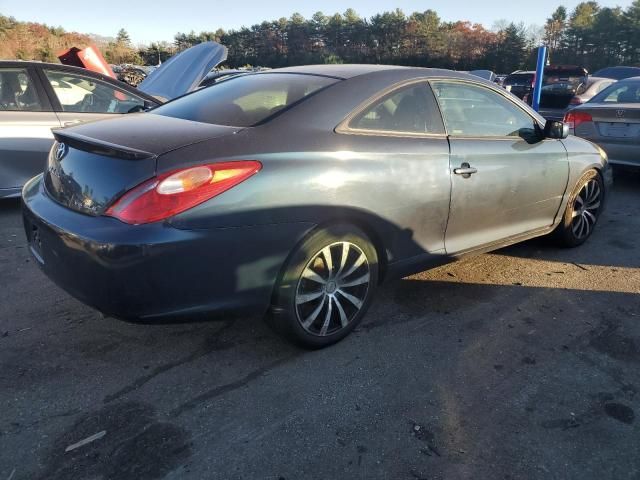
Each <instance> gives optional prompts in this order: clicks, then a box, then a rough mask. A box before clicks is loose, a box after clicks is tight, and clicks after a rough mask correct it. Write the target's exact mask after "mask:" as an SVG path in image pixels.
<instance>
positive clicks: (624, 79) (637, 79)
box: [618, 77, 640, 83]
mask: <svg viewBox="0 0 640 480" xmlns="http://www.w3.org/2000/svg"><path fill="white" fill-rule="evenodd" d="M618 82H619V83H624V82H640V77H627V78H623V79H622V80H618Z"/></svg>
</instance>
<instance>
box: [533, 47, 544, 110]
mask: <svg viewBox="0 0 640 480" xmlns="http://www.w3.org/2000/svg"><path fill="white" fill-rule="evenodd" d="M546 63H547V47H544V46H542V47H539V48H538V64H537V65H536V81H535V84H534V86H533V102H532V103H531V106H532V107H533V109H534V110H535V111H536V112H537V111H538V110H540V94H541V93H542V78H543V76H544V66H545V64H546Z"/></svg>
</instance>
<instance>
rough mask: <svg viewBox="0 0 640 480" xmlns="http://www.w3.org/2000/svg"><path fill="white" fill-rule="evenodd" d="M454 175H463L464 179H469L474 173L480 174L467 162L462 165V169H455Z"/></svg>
mask: <svg viewBox="0 0 640 480" xmlns="http://www.w3.org/2000/svg"><path fill="white" fill-rule="evenodd" d="M453 173H455V174H456V175H462V178H469V177H470V176H471V175H473V174H474V173H478V169H477V168H473V167H472V166H471V165H469V164H468V163H467V162H464V163H463V164H462V165H460V168H454V169H453Z"/></svg>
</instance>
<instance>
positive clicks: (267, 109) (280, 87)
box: [151, 73, 338, 127]
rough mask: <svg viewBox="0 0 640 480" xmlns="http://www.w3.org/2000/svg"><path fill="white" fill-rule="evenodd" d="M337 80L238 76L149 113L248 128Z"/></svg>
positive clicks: (283, 75)
mask: <svg viewBox="0 0 640 480" xmlns="http://www.w3.org/2000/svg"><path fill="white" fill-rule="evenodd" d="M337 81H338V80H336V79H335V78H328V77H320V76H316V75H305V74H295V73H259V74H253V75H241V76H239V77H235V78H230V79H229V80H227V81H225V82H220V83H218V84H214V85H212V86H210V87H207V88H203V89H202V90H198V91H196V92H194V93H191V94H189V95H185V96H184V97H180V98H177V99H176V100H174V101H172V102H169V103H167V104H166V105H162V106H160V107H158V108H156V109H155V110H153V112H151V113H154V114H157V115H165V116H167V117H175V118H182V119H185V120H192V121H194V122H202V123H214V124H217V125H227V126H233V127H250V126H253V125H257V124H259V123H262V122H264V121H265V120H267V119H268V118H269V117H271V116H272V115H274V114H276V113H278V112H279V111H281V110H283V109H285V108H287V107H290V106H291V105H293V104H295V103H297V102H299V101H301V100H303V99H305V98H307V97H309V96H310V95H312V94H313V93H315V92H317V91H319V90H321V89H323V88H325V87H328V86H329V85H332V84H334V83H336V82H337Z"/></svg>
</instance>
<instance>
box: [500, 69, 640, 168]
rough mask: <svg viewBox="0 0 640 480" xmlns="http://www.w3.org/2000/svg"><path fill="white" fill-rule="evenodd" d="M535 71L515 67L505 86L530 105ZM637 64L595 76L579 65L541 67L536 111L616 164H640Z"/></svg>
mask: <svg viewBox="0 0 640 480" xmlns="http://www.w3.org/2000/svg"><path fill="white" fill-rule="evenodd" d="M534 83H535V72H533V71H516V72H513V73H511V74H510V75H508V76H507V77H506V78H505V79H504V81H503V86H504V88H505V89H507V90H509V91H510V92H511V93H513V94H514V95H515V96H517V97H519V98H521V99H522V100H523V101H525V102H526V103H528V104H531V103H532V96H533V87H534ZM639 89H640V67H628V66H618V67H609V68H604V69H601V70H598V71H597V72H595V74H593V75H589V74H588V72H587V71H586V70H585V69H583V68H581V67H574V66H552V67H547V68H546V69H545V75H544V79H543V86H542V90H541V95H540V110H539V113H540V114H541V115H542V116H544V117H545V118H546V119H549V120H563V121H564V122H566V123H567V124H568V125H569V127H570V132H571V133H572V134H574V135H576V136H579V137H583V138H586V139H588V140H590V141H592V142H594V143H597V144H598V145H599V146H600V147H601V148H603V149H604V151H605V152H606V153H607V154H608V156H609V160H610V162H611V163H614V164H623V165H628V166H640V97H639V95H640V93H639Z"/></svg>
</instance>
